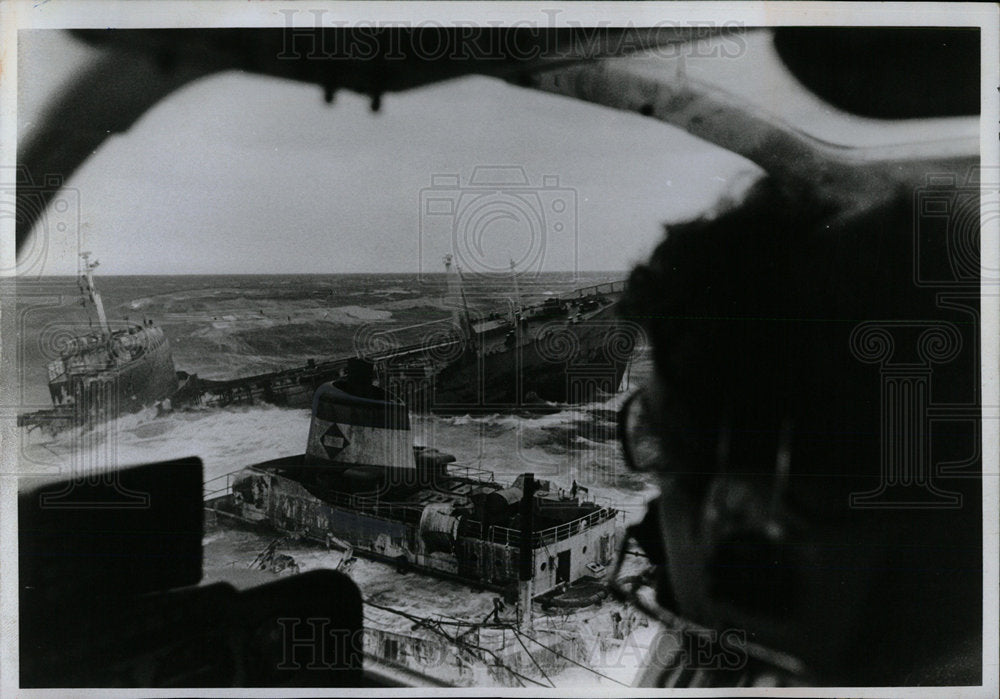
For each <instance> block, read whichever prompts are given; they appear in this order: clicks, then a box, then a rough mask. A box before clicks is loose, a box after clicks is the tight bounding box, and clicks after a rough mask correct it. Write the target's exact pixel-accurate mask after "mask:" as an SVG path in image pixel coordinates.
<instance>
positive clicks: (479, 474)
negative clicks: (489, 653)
mask: <svg viewBox="0 0 1000 699" xmlns="http://www.w3.org/2000/svg"><path fill="white" fill-rule="evenodd" d="M365 367H367V369H366V368H365ZM371 372H372V370H371V365H370V364H367V363H365V362H361V361H359V360H355V361H354V362H352V366H351V371H350V372H349V375H348V378H346V379H344V380H342V381H338V382H334V383H328V384H324V385H323V386H321V387H320V388H319V389H318V390H317V391H316V394H315V396H314V399H313V409H312V421H311V424H310V429H309V437H308V443H307V447H306V451H305V453H304V454H299V455H296V456H291V457H285V458H279V459H275V460H271V461H266V462H263V463H259V464H254V465H252V466H249V467H247V468H244V469H242V470H240V471H237V472H234V473H232V474H228V475H227V476H225V477H224V480H225V483H224V484H222V487H221V488H220V490H219V491H218V492H214V493H209V494H208V495H207V498H206V508H207V509H208V510H209V511H210V512H212V513H214V514H216V515H217V516H218V518H219V520H220V522H225V521H240V522H243V523H258V524H261V525H264V526H267V527H269V528H272V529H274V530H277V531H279V532H284V533H292V534H296V535H298V536H301V537H305V538H308V539H312V540H314V541H316V542H319V543H325V544H327V545H330V544H331V542H332V543H333V544H334V545H340V546H350V547H353V551H354V552H355V553H359V554H362V555H366V556H370V557H373V558H377V559H381V560H385V561H391V562H395V563H397V564H402V565H405V566H409V567H413V568H415V569H417V570H422V571H425V572H428V573H433V574H436V575H441V576H445V577H453V578H458V579H463V580H467V581H471V582H475V583H477V584H480V585H483V586H486V587H491V588H496V589H503V590H507V591H510V590H512V589H515V588H517V587H518V583H519V581H521V582H524V581H525V580H530V581H531V585H530V592H528V593H527V594H528V595H529V596H537V595H539V594H543V593H545V592H548V591H550V590H553V589H556V588H559V587H561V586H563V585H568V584H570V583H572V582H573V581H575V580H578V579H580V578H582V577H586V576H591V577H595V576H600V575H601V574H602V573H603V571H604V568H605V566H607V565H608V564H610V562H611V561H612V558H613V556H614V550H615V536H616V533H615V526H616V519H617V514H618V512H617V510H615V509H614V508H611V507H607V506H603V505H600V504H598V503H596V502H594V501H592V500H587V499H584V497H583V492H584V490H583V489H579V490H577V489H576V488H573V489H571V490H570V491H569V492H565V491H563V490H560V489H559V488H557V487H556V485H555V484H554V483H551V482H548V481H536V480H535V479H534V477H533V476H532V475H531V474H524V475H522V476H520V477H519V478H518V479H517V480H515V482H514V483H512V484H509V485H504V484H501V483H498V482H496V480H495V479H494V478H493V476H492V474H490V473H488V472H485V471H477V470H476V469H469V468H464V467H461V466H459V465H457V464H455V463H454V462H455V459H454V457H453V456H450V455H448V454H444V453H442V452H439V451H437V450H436V449H433V448H423V447H414V446H413V445H412V443H411V441H410V439H411V438H410V429H409V414H408V411H407V409H406V405H405V404H404V403H402V402H401V401H399V400H398V399H396V398H395V397H393V396H391V394H389V393H387V392H386V391H384V390H383V389H381V388H378V387H376V386H373V385H371V383H370V378H371ZM222 480H223V479H219V480H218V483H220V484H221V483H222ZM212 487H213V486H212V484H206V488H208V489H211V488H212ZM523 587H524V586H523V585H522V586H521V588H522V590H523ZM522 594H523V593H522Z"/></svg>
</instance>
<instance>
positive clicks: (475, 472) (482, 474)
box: [447, 464, 496, 483]
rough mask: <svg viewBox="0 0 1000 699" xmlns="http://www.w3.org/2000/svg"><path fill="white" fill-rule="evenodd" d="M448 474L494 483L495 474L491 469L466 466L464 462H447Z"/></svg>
mask: <svg viewBox="0 0 1000 699" xmlns="http://www.w3.org/2000/svg"><path fill="white" fill-rule="evenodd" d="M447 469H448V475H449V476H454V477H456V478H465V479H468V480H472V481H485V482H487V483H495V482H496V476H495V475H494V473H493V472H492V471H488V470H486V469H485V468H477V467H476V466H466V465H465V464H448V466H447Z"/></svg>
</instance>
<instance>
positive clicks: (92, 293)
mask: <svg viewBox="0 0 1000 699" xmlns="http://www.w3.org/2000/svg"><path fill="white" fill-rule="evenodd" d="M80 257H81V258H82V259H83V265H82V270H83V274H82V276H83V281H84V283H85V284H86V288H85V291H86V292H87V296H88V298H89V299H90V302H91V303H92V304H94V308H96V309H97V320H98V322H99V324H100V326H101V332H103V333H105V334H107V335H110V334H111V326H110V325H108V317H107V316H106V315H105V314H104V302H103V301H102V300H101V292H99V291H98V290H97V287H96V286H94V269H95V268H96V267H97V266H98V265H99V264H100V262H98V261H97V260H96V259H95V260H94V261H93V262H91V261H90V252H81V253H80Z"/></svg>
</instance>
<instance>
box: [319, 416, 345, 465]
mask: <svg viewBox="0 0 1000 699" xmlns="http://www.w3.org/2000/svg"><path fill="white" fill-rule="evenodd" d="M320 442H321V443H322V444H323V448H324V449H326V455H327V456H328V457H330V459H333V458H334V457H336V456H337V454H339V453H340V452H342V451H344V449H346V448H347V445H348V444H350V442H348V441H347V437H345V436H344V433H343V432H341V431H340V428H339V427H337V423H336V422H335V423H333V424H332V425H330V427H329V429H327V431H326V432H324V433H323V437H322V438H321V439H320Z"/></svg>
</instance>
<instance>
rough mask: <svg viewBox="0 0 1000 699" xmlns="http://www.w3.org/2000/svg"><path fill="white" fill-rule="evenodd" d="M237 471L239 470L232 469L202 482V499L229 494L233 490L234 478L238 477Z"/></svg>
mask: <svg viewBox="0 0 1000 699" xmlns="http://www.w3.org/2000/svg"><path fill="white" fill-rule="evenodd" d="M237 473H239V472H238V471H231V472H230V473H224V474H222V475H221V476H216V477H215V478H209V479H208V480H207V481H205V482H204V483H202V484H201V492H202V497H201V499H202V500H210V499H212V498H216V497H220V496H222V495H229V494H230V493H231V492H233V479H234V478H235V477H236V474H237ZM223 484H224V485H223Z"/></svg>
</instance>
